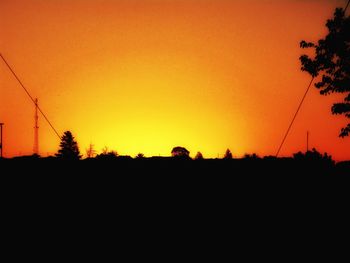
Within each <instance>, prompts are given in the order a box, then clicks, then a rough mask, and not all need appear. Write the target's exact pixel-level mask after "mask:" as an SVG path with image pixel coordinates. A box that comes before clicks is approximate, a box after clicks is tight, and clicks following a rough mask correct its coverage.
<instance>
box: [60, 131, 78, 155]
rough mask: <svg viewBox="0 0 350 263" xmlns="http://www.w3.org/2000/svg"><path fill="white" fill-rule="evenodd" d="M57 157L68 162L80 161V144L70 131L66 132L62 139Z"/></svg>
mask: <svg viewBox="0 0 350 263" xmlns="http://www.w3.org/2000/svg"><path fill="white" fill-rule="evenodd" d="M55 155H56V157H58V158H62V159H67V160H79V159H80V158H81V155H80V152H79V148H78V143H77V142H76V141H75V139H74V137H73V135H72V133H71V132H70V131H65V132H64V134H63V136H62V138H61V143H60V149H59V150H58V153H56V154H55Z"/></svg>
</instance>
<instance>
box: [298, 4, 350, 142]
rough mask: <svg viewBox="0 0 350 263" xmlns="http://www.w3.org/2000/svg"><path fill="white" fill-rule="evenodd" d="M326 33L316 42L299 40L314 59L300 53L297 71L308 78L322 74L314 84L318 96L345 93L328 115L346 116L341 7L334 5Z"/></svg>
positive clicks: (349, 29) (348, 53)
mask: <svg viewBox="0 0 350 263" xmlns="http://www.w3.org/2000/svg"><path fill="white" fill-rule="evenodd" d="M326 26H327V28H328V34H327V35H326V37H325V38H324V39H320V40H319V41H318V42H317V44H315V43H312V42H306V41H304V40H303V41H301V42H300V47H301V48H313V49H314V52H315V56H314V58H310V57H309V56H307V55H302V56H301V57H300V61H301V64H302V67H301V70H302V71H306V72H308V73H309V74H310V75H311V76H312V77H317V76H318V75H319V74H321V75H322V80H321V81H319V82H317V83H315V87H316V88H318V89H320V93H321V94H322V95H328V94H330V93H346V95H345V98H344V101H343V102H340V103H334V104H333V106H332V109H331V110H332V114H344V115H345V117H347V118H350V16H346V15H345V12H344V10H343V9H342V8H337V9H336V10H335V12H334V17H333V19H329V20H327V23H326ZM349 132H350V123H348V124H347V126H346V127H344V128H342V129H341V132H340V134H339V136H340V137H345V136H348V135H349Z"/></svg>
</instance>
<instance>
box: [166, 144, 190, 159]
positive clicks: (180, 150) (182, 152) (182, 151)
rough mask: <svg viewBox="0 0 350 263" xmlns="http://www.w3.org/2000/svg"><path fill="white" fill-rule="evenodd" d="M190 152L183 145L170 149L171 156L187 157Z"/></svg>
mask: <svg viewBox="0 0 350 263" xmlns="http://www.w3.org/2000/svg"><path fill="white" fill-rule="evenodd" d="M189 155H190V152H189V151H188V150H187V149H186V148H184V147H180V146H177V147H174V148H173V149H172V151H171V156H173V157H186V158H187V157H189Z"/></svg>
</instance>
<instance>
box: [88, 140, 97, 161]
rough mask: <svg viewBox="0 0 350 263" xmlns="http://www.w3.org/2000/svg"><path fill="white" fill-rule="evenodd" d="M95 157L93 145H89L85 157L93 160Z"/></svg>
mask: <svg viewBox="0 0 350 263" xmlns="http://www.w3.org/2000/svg"><path fill="white" fill-rule="evenodd" d="M95 155H96V150H95V149H94V145H93V144H91V143H90V145H89V148H87V149H86V157H87V158H94V157H95Z"/></svg>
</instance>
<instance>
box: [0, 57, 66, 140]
mask: <svg viewBox="0 0 350 263" xmlns="http://www.w3.org/2000/svg"><path fill="white" fill-rule="evenodd" d="M0 57H1V58H2V60H3V61H4V62H5V64H6V66H7V67H8V68H9V70H10V71H11V73H12V74H13V76H15V78H16V80H17V81H18V83H19V84H20V85H21V87H22V88H23V89H24V91H25V92H26V93H27V95H28V96H29V98H30V99H31V100H32V102H33V103H34V105H36V102H35V100H34V99H33V97H32V96H31V95H30V93H29V92H28V90H27V89H26V88H25V87H24V85H23V84H22V82H21V80H20V79H19V78H18V76H17V75H16V73H15V72H14V71H13V69H12V68H11V66H10V65H9V64H8V63H7V61H6V60H5V58H4V57H3V55H2V54H1V53H0ZM36 107H37V108H38V110H39V112H40V113H41V115H43V117H44V119H45V120H46V121H47V123H48V124H49V125H50V127H51V128H52V130H53V131H54V132H55V133H56V135H57V137H58V138H59V139H61V136H60V135H59V133H58V132H57V130H56V129H55V128H54V127H53V125H52V124H51V122H50V121H49V119H48V118H47V117H46V115H45V114H44V112H43V111H42V110H41V108H40V107H39V106H38V105H36Z"/></svg>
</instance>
